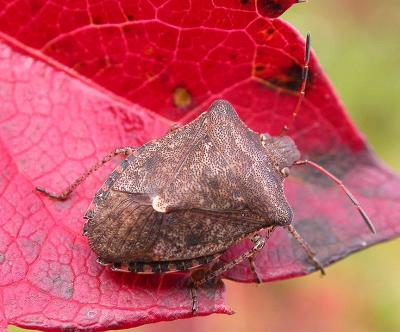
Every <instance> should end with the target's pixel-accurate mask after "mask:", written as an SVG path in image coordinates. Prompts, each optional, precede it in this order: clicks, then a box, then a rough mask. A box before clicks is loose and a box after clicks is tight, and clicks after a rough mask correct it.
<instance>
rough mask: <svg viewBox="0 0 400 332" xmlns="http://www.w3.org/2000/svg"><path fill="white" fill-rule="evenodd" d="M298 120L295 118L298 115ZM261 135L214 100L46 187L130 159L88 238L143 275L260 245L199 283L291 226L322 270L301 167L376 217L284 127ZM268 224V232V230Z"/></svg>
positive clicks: (99, 204)
mask: <svg viewBox="0 0 400 332" xmlns="http://www.w3.org/2000/svg"><path fill="white" fill-rule="evenodd" d="M306 45H307V47H306V52H305V62H304V67H303V68H304V69H303V75H302V84H301V91H300V98H299V102H298V104H297V107H296V109H295V111H294V113H293V120H294V118H295V117H296V116H297V113H298V110H299V107H300V104H301V100H302V98H303V96H304V92H305V84H306V80H307V73H308V60H309V54H310V47H309V37H308V38H307V43H306ZM293 120H292V121H293ZM289 129H290V127H285V128H284V129H283V131H282V134H281V135H280V136H276V137H271V136H269V135H266V134H261V135H260V134H257V133H255V132H254V131H252V130H251V129H249V128H248V127H247V126H246V125H245V124H244V123H243V122H242V121H241V119H240V118H239V116H238V115H237V114H236V112H235V111H234V109H233V107H232V106H231V105H230V104H229V103H228V102H227V101H224V100H218V101H215V102H214V103H213V104H212V105H211V107H210V108H209V110H208V111H207V112H205V113H203V114H201V115H200V116H199V117H198V118H197V119H196V120H194V121H193V122H191V123H189V124H187V125H185V126H182V127H178V128H175V129H174V130H171V131H170V132H169V133H167V134H166V135H165V136H164V137H162V138H160V139H157V140H154V141H151V142H149V143H147V144H145V145H143V146H142V147H140V148H123V149H117V150H115V151H114V152H113V153H111V154H110V155H108V156H106V157H105V158H103V160H101V161H100V162H99V163H97V164H96V165H94V166H93V167H92V168H90V169H89V170H88V171H87V172H86V173H85V174H83V175H82V176H81V177H80V178H79V179H77V180H76V181H75V182H74V183H73V184H72V185H71V186H70V187H68V188H67V189H66V190H65V191H64V192H63V193H62V194H61V195H56V194H52V193H49V192H47V191H46V190H45V189H42V188H37V190H38V191H40V192H42V193H44V194H46V195H48V196H49V197H51V198H54V199H66V198H67V197H68V195H69V194H70V193H71V192H72V191H73V190H75V188H76V187H77V186H78V185H79V184H80V183H81V182H82V181H83V180H84V179H85V178H86V177H87V176H88V175H89V174H91V173H92V172H93V171H95V170H96V169H98V168H99V167H101V166H102V165H103V164H104V163H106V162H107V161H109V160H110V159H111V158H112V157H113V156H115V155H126V156H127V157H126V159H124V160H123V161H122V163H121V164H120V166H119V167H118V168H116V169H115V170H114V171H113V172H112V174H111V175H110V176H109V178H108V179H107V180H106V182H105V183H104V185H103V186H102V188H101V189H100V190H98V192H97V193H96V195H95V196H94V198H93V202H92V204H91V205H90V207H89V209H88V211H87V212H86V214H85V219H86V224H85V226H84V232H83V233H84V235H85V236H87V238H88V241H89V245H90V247H91V248H92V250H93V251H94V252H95V253H96V255H97V256H98V261H99V263H101V264H104V265H111V268H112V269H113V270H118V271H129V272H135V273H168V272H176V271H188V270H192V269H194V268H196V267H203V266H205V265H207V264H209V263H210V262H213V261H214V260H215V258H216V257H218V256H220V255H221V254H223V253H224V252H225V251H226V250H227V249H229V248H230V247H231V246H233V245H234V244H235V243H237V242H239V241H241V240H243V239H244V238H250V239H251V240H252V242H253V248H252V249H250V250H249V251H247V252H245V253H243V254H242V255H240V256H239V257H237V258H236V259H234V260H233V261H231V262H228V263H226V264H225V265H222V266H219V267H218V268H212V269H210V270H209V271H207V272H206V273H205V274H203V275H201V276H200V278H194V279H193V285H192V288H191V290H192V291H191V295H192V299H193V306H192V310H193V311H195V310H196V307H197V297H196V292H195V290H196V288H197V287H200V286H201V285H202V284H204V283H205V282H207V281H209V280H212V279H215V278H217V277H219V276H220V275H221V274H222V273H224V272H225V271H226V270H227V269H229V268H231V267H233V266H235V265H236V264H239V263H240V262H242V261H243V260H246V259H249V260H250V263H251V266H252V269H253V271H254V272H255V274H256V268H255V266H254V264H253V263H252V259H253V257H254V256H255V255H256V254H257V253H258V252H259V251H260V250H261V249H262V248H263V245H264V243H265V241H266V239H267V238H268V237H269V236H271V234H272V232H273V230H274V229H275V228H276V227H285V228H286V229H287V230H288V231H289V232H290V233H291V234H292V235H293V236H294V238H295V239H296V240H298V241H299V242H300V244H301V245H302V247H303V248H304V249H305V250H306V252H307V254H308V256H309V257H310V259H311V260H312V262H313V263H314V264H315V265H316V266H317V267H318V268H319V269H320V270H321V271H322V272H323V268H322V266H321V265H320V264H319V262H318V261H317V259H316V258H315V255H314V253H313V252H312V250H311V249H310V248H309V247H308V245H307V243H306V242H305V241H304V240H303V239H302V238H301V237H300V235H299V234H298V233H297V232H296V230H295V229H294V227H293V225H292V219H293V218H292V210H291V208H290V206H289V204H288V202H287V200H286V198H285V195H284V191H283V182H284V179H285V178H286V177H287V176H288V175H289V169H290V167H292V166H293V165H302V164H307V165H310V166H313V167H314V168H316V169H317V170H319V171H321V172H322V173H323V174H325V175H327V176H328V177H330V178H331V179H332V180H333V181H334V182H336V183H337V184H338V185H340V187H341V188H342V189H343V190H344V191H345V193H346V194H347V195H348V196H349V198H350V199H351V200H352V202H353V203H354V205H355V206H356V207H357V209H358V210H359V212H360V213H361V215H362V217H363V218H364V220H365V221H366V223H367V224H368V226H369V227H370V229H371V230H372V231H374V229H373V226H372V223H371V222H370V221H369V219H368V217H367V215H366V213H365V212H364V210H363V209H362V208H361V207H360V205H359V204H358V202H357V201H356V199H355V198H354V197H353V196H352V194H351V193H350V192H349V191H348V189H347V188H346V187H345V186H344V185H343V184H342V183H341V182H340V181H339V180H338V179H337V178H335V177H334V176H333V175H332V174H330V173H328V172H327V171H326V170H324V169H323V168H322V167H320V166H318V165H316V164H315V163H313V162H311V161H307V160H300V152H299V151H298V149H297V147H296V145H295V143H294V142H293V140H292V139H291V138H290V137H288V136H285V135H284V133H285V132H286V131H288V130H289ZM263 229H267V230H268V232H267V236H266V237H262V236H261V235H259V233H258V232H259V231H260V230H263Z"/></svg>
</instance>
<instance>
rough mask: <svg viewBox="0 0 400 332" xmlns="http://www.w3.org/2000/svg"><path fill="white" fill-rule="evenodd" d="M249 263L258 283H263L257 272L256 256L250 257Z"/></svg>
mask: <svg viewBox="0 0 400 332" xmlns="http://www.w3.org/2000/svg"><path fill="white" fill-rule="evenodd" d="M249 264H250V270H251V272H253V274H254V278H255V282H256V284H257V285H260V284H261V283H262V279H261V277H260V275H259V274H258V272H257V268H256V264H255V263H254V258H253V257H250V258H249Z"/></svg>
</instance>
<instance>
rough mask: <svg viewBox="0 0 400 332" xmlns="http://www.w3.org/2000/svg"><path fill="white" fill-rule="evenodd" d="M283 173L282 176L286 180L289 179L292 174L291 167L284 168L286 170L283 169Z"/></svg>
mask: <svg viewBox="0 0 400 332" xmlns="http://www.w3.org/2000/svg"><path fill="white" fill-rule="evenodd" d="M281 173H282V175H283V176H284V177H285V178H286V177H288V176H289V174H290V170H289V167H284V168H282V169H281Z"/></svg>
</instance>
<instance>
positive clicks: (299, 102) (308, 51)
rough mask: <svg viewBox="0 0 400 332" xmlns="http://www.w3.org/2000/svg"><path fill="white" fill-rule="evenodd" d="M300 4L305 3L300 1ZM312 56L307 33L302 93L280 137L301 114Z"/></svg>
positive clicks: (301, 85)
mask: <svg viewBox="0 0 400 332" xmlns="http://www.w3.org/2000/svg"><path fill="white" fill-rule="evenodd" d="M298 2H304V1H298ZM310 54H311V35H310V33H307V37H306V49H305V52H304V64H303V69H302V72H301V83H300V91H299V99H298V100H297V104H296V107H295V109H294V112H293V114H292V120H291V121H290V123H289V124H288V125H285V126H284V127H283V128H282V130H281V133H280V136H283V135H285V134H286V133H287V132H288V131H289V130H290V128H291V127H292V126H293V123H294V121H295V120H296V118H297V115H298V114H299V111H300V107H301V104H302V103H303V99H304V96H305V94H306V85H307V79H308V71H309V66H308V65H309V62H310Z"/></svg>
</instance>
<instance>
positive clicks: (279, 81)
mask: <svg viewBox="0 0 400 332" xmlns="http://www.w3.org/2000/svg"><path fill="white" fill-rule="evenodd" d="M302 72H303V67H302V66H300V65H298V64H293V65H292V66H290V67H288V68H286V69H283V71H282V74H278V75H276V76H275V77H273V78H271V79H269V82H270V83H271V84H272V85H275V86H276V87H279V88H284V89H287V90H292V91H295V92H298V91H299V90H300V87H301V81H302ZM311 81H312V77H311V72H309V75H308V79H307V86H310V84H311Z"/></svg>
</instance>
